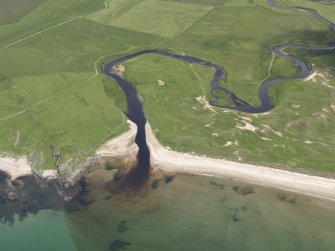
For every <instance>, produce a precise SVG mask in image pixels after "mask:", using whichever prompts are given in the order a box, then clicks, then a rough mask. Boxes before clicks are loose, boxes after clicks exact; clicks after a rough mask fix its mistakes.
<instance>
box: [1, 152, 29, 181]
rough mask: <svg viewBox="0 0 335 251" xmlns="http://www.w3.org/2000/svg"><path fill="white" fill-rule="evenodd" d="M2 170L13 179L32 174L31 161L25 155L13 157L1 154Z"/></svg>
mask: <svg viewBox="0 0 335 251" xmlns="http://www.w3.org/2000/svg"><path fill="white" fill-rule="evenodd" d="M0 171H2V172H4V173H6V174H8V175H9V177H10V179H11V180H12V181H14V180H16V179H17V178H20V177H24V176H28V175H31V174H32V170H31V168H30V165H29V162H28V160H27V159H26V158H25V157H20V158H13V157H1V156H0Z"/></svg>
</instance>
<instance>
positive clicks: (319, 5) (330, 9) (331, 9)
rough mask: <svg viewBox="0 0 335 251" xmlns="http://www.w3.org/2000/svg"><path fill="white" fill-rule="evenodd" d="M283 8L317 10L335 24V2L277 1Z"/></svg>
mask: <svg viewBox="0 0 335 251" xmlns="http://www.w3.org/2000/svg"><path fill="white" fill-rule="evenodd" d="M277 2H278V3H279V4H280V5H281V6H289V7H296V6H297V7H305V8H309V9H313V10H316V11H317V12H318V13H319V14H320V15H322V16H324V17H325V18H327V19H328V20H330V21H331V22H333V23H335V15H334V13H335V1H332V0H331V1H329V0H328V1H307V0H277Z"/></svg>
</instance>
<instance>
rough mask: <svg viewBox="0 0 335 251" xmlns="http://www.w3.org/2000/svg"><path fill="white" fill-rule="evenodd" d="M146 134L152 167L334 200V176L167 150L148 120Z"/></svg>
mask: <svg viewBox="0 0 335 251" xmlns="http://www.w3.org/2000/svg"><path fill="white" fill-rule="evenodd" d="M146 133H147V144H148V147H149V149H150V154H151V155H150V158H151V164H152V166H153V168H156V169H161V170H163V171H167V172H175V173H190V174H198V175H208V176H220V177H225V178H232V179H237V180H241V181H244V182H248V183H252V184H257V185H263V186H269V187H274V188H279V189H283V190H287V191H294V192H298V193H303V194H308V195H311V196H316V197H322V198H327V199H331V200H334V201H335V193H334V191H335V179H327V178H322V177H318V176H310V175H305V174H300V173H293V172H288V171H284V170H280V169H273V168H269V167H263V166H256V165H250V164H244V163H239V162H233V161H227V160H223V159H212V158H207V157H200V156H195V155H191V154H186V153H178V152H174V151H168V150H166V149H165V148H164V147H163V146H162V145H161V144H160V143H159V142H158V141H157V139H156V137H155V136H154V134H153V132H152V130H151V127H150V124H149V123H147V124H146Z"/></svg>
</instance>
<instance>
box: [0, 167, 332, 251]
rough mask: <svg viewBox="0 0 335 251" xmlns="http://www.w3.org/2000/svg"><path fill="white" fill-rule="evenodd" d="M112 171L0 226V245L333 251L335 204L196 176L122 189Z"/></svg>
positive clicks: (72, 249) (75, 250)
mask: <svg viewBox="0 0 335 251" xmlns="http://www.w3.org/2000/svg"><path fill="white" fill-rule="evenodd" d="M113 173H114V172H113V170H111V171H108V170H102V169H97V170H95V171H93V172H91V173H89V174H88V175H87V176H86V179H85V184H86V187H85V192H83V193H82V194H81V196H79V197H78V199H77V200H75V201H74V202H71V203H68V204H66V205H65V210H64V211H60V208H59V206H58V208H57V210H58V211H55V210H42V211H40V212H39V213H38V214H37V215H36V216H34V215H32V214H29V215H28V217H26V218H25V219H24V220H23V221H22V222H20V221H18V217H16V220H15V222H14V224H13V226H8V225H7V224H0V248H1V250H6V251H18V250H34V251H40V250H41V251H42V250H43V251H44V250H54V251H58V250H59V251H93V250H94V251H100V250H101V251H103V250H106V251H108V250H129V251H132V250H133V251H142V250H143V251H144V250H146V251H151V250H152V251H157V250H162V251H164V250H169V251H170V250H176V251H179V250H180V251H184V250H185V251H188V250H192V251H197V250H199V251H200V250H210V251H216V250H218V251H219V250H220V251H221V250H257V251H259V250H267V251H268V250H283V251H290V250H292V251H293V250H294V251H296V250H313V251H315V250H318V251H322V250H335V202H330V201H327V200H323V199H317V198H311V197H307V196H302V195H297V194H294V193H288V192H283V191H278V190H274V189H269V188H264V187H258V186H254V185H248V184H243V183H240V182H237V181H232V180H225V179H219V178H213V177H201V176H191V175H178V176H176V177H173V178H172V176H168V177H167V178H164V176H160V177H161V178H160V179H156V180H154V181H153V182H150V183H149V184H148V186H147V187H146V188H144V189H142V190H141V191H137V192H135V191H129V190H128V191H126V192H125V191H124V188H122V189H119V188H118V187H117V186H114V185H115V182H111V180H112V179H113ZM26 186H28V184H26ZM47 191H48V190H46V192H47ZM0 206H3V205H0ZM113 248H114V249H113ZM122 248H124V249H122Z"/></svg>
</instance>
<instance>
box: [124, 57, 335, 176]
mask: <svg viewBox="0 0 335 251" xmlns="http://www.w3.org/2000/svg"><path fill="white" fill-rule="evenodd" d="M328 57H329V58H330V56H328ZM307 60H308V62H309V63H311V64H315V65H318V67H315V70H316V71H318V72H320V73H323V74H326V75H327V74H328V75H327V76H328V77H327V79H323V78H316V80H315V82H313V81H312V80H311V81H288V82H285V83H282V84H281V85H278V86H275V87H274V88H272V89H271V93H270V95H271V96H272V98H273V101H274V103H275V105H276V108H275V109H274V110H273V111H271V112H269V113H267V114H264V115H263V114H259V115H253V114H243V113H240V112H234V111H229V112H227V111H226V110H222V109H217V108H215V109H213V110H210V109H208V108H206V107H205V106H204V104H202V103H201V102H200V101H198V100H197V99H196V98H197V97H201V96H205V97H206V99H207V100H210V95H209V92H208V91H209V89H208V88H209V82H210V80H211V78H212V75H213V70H211V69H210V68H208V67H203V66H199V65H194V64H193V65H192V64H189V63H184V62H182V61H178V60H175V59H171V58H164V57H162V56H157V55H146V56H141V57H138V58H137V59H133V60H131V61H129V62H128V63H126V64H124V65H125V67H126V78H127V79H129V80H130V81H132V82H133V83H135V85H136V87H137V89H138V92H139V95H140V96H141V97H142V99H143V100H144V110H145V114H146V116H147V118H148V120H149V122H150V124H151V125H152V127H153V130H154V133H155V134H156V136H157V137H158V139H159V140H160V141H161V142H162V143H163V145H165V146H169V147H171V148H172V149H174V150H177V151H181V152H191V153H196V154H200V155H206V156H211V157H216V158H222V157H224V158H228V159H231V160H235V161H242V162H250V163H256V164H262V165H268V166H281V167H286V168H288V169H290V170H299V171H305V172H312V173H317V174H320V173H321V174H331V173H332V172H333V163H334V157H333V154H332V151H333V150H332V149H333V148H334V147H335V138H334V135H335V129H334V126H333V123H334V119H335V116H334V113H335V103H334V101H333V100H334V95H335V91H334V90H335V88H334V87H335V69H333V68H334V67H330V64H328V63H331V62H329V60H328V61H326V60H327V59H326V56H320V57H318V58H310V57H307ZM277 62H278V63H276V65H274V67H273V69H274V70H276V71H277V74H274V76H277V77H278V72H281V70H284V69H286V68H282V67H283V64H284V62H282V60H281V59H280V60H278V61H277ZM332 63H333V65H334V62H332ZM325 72H326V73H325ZM327 72H328V73H327ZM282 73H286V71H282ZM287 73H289V74H291V75H292V74H294V71H291V70H290V69H289V70H288V72H287ZM287 73H286V74H287ZM158 80H163V81H164V82H165V85H164V86H160V85H159V84H158ZM323 81H326V82H327V84H328V85H329V86H325V85H323V84H322V83H323ZM244 122H247V123H249V124H251V125H253V126H255V128H256V130H255V132H252V131H250V130H243V129H239V128H238V127H242V128H243V127H244V126H245V123H244Z"/></svg>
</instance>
